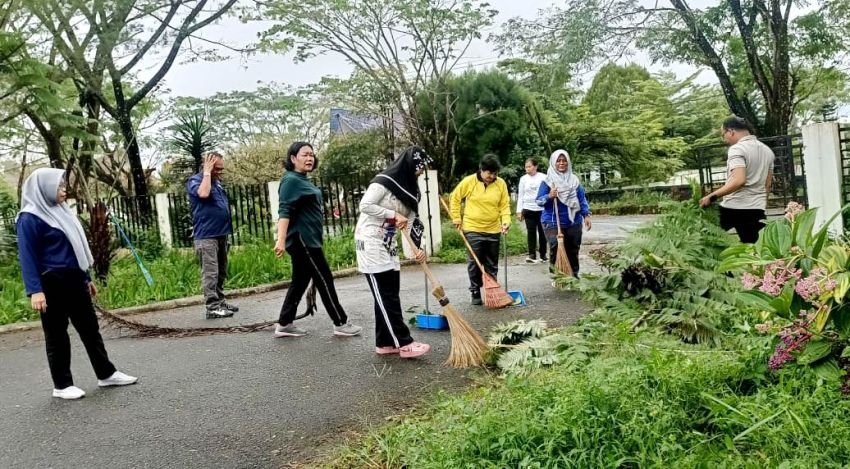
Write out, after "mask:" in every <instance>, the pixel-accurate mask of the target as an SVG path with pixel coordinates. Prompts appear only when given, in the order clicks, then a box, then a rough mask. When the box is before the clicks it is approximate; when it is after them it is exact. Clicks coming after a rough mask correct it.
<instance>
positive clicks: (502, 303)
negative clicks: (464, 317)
mask: <svg viewBox="0 0 850 469" xmlns="http://www.w3.org/2000/svg"><path fill="white" fill-rule="evenodd" d="M481 277H482V279H483V283H484V298H483V300H484V306H486V307H487V308H490V309H500V308H504V307H506V306H510V305H512V304H513V303H514V299H513V297H511V295H508V292H506V291H505V290H504V289H503V288H502V286H501V285H499V282H498V281H497V280H496V279H494V278H493V277H491V276H490V274H488V273H487V272H482V273H481Z"/></svg>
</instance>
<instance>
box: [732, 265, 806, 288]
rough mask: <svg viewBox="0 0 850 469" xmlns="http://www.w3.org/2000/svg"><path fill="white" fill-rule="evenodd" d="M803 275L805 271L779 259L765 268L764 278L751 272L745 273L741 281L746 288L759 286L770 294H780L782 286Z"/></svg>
mask: <svg viewBox="0 0 850 469" xmlns="http://www.w3.org/2000/svg"><path fill="white" fill-rule="evenodd" d="M802 275H803V271H802V270H800V269H795V268H793V267H792V266H789V265H787V264H786V263H785V261H784V260H782V259H779V260H776V261H774V262H771V263H770V264H768V265H767V267H765V269H764V275H763V276H762V278H758V277H756V276H755V275H752V274H750V273H746V274H744V276H743V277H742V279H741V281H742V282H743V284H744V288H747V289H753V288H756V287H758V289H759V290H761V291H762V292H764V293H767V294H768V295H770V296H779V294H780V293H782V287H784V286H785V284H786V283H788V281H789V280H790V279H791V278H792V277H793V278H796V279H799V278H800V277H801V276H802Z"/></svg>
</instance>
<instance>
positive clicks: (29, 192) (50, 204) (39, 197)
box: [18, 168, 93, 271]
mask: <svg viewBox="0 0 850 469" xmlns="http://www.w3.org/2000/svg"><path fill="white" fill-rule="evenodd" d="M64 178H65V171H64V170H61V169H56V168H39V169H36V170H35V171H33V172H32V174H30V176H29V177H28V178H27V180H26V181H24V187H23V188H22V190H21V211H20V212H19V213H18V215H19V216H20V214H21V213H31V214H33V215H35V216H37V217H38V218H41V219H42V220H43V221H44V222H45V223H47V224H48V225H49V226H50V227H51V228H56V229H57V230H60V231H62V232H63V233H65V236H66V237H67V238H68V241H69V242H70V243H71V247H73V248H74V255H75V256H76V257H77V263H78V264H79V265H80V269H82V270H84V271H85V270H88V269H89V267H91V265H92V262H93V259H92V255H91V250H90V249H89V243H88V240H86V232H85V231H83V225H81V224H80V220H79V219H77V215H76V214H75V213H74V211H73V210H71V207H68V204H66V203H65V202H62V203H61V204H60V203H58V202H57V200H56V194H57V191H58V190H59V184H61V183H62V181H63V179H64Z"/></svg>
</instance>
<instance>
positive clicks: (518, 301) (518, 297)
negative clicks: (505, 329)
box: [508, 290, 526, 306]
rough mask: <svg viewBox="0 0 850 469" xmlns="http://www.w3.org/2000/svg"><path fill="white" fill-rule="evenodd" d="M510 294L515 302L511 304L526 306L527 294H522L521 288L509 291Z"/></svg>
mask: <svg viewBox="0 0 850 469" xmlns="http://www.w3.org/2000/svg"><path fill="white" fill-rule="evenodd" d="M508 295H511V298H513V299H514V302H513V303H512V304H511V306H525V305H526V303H525V295H523V294H522V292H521V291H519V290H514V291H509V292H508Z"/></svg>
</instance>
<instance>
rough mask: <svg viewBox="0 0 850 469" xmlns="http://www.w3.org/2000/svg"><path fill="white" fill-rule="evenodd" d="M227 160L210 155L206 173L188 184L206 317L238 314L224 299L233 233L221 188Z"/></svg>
mask: <svg viewBox="0 0 850 469" xmlns="http://www.w3.org/2000/svg"><path fill="white" fill-rule="evenodd" d="M223 172H224V157H223V156H222V155H221V154H220V153H216V152H210V153H208V154H207V155H206V157H205V158H204V170H203V172H202V173H199V174H195V175H194V176H192V177H190V178H189V181H188V182H187V183H186V192H187V193H188V194H189V204H190V205H191V207H192V225H193V230H192V232H193V234H192V236H193V238H194V239H195V243H194V244H195V252H196V253H197V254H198V258H199V259H200V260H201V286H202V287H203V289H204V299H205V302H206V306H207V312H206V318H207V319H213V318H226V317H230V316H233V313H235V312H236V311H239V308H237V307H236V306H235V305H232V304H228V303H227V302H226V301H225V300H224V280H225V278H226V277H227V237H228V236H229V235H230V233H231V232H232V231H233V228H232V225H231V221H230V204H229V203H228V201H227V193H226V192H224V188H223V187H222V186H221V182H220V180H219V179H220V178H221V174H222V173H223Z"/></svg>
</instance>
